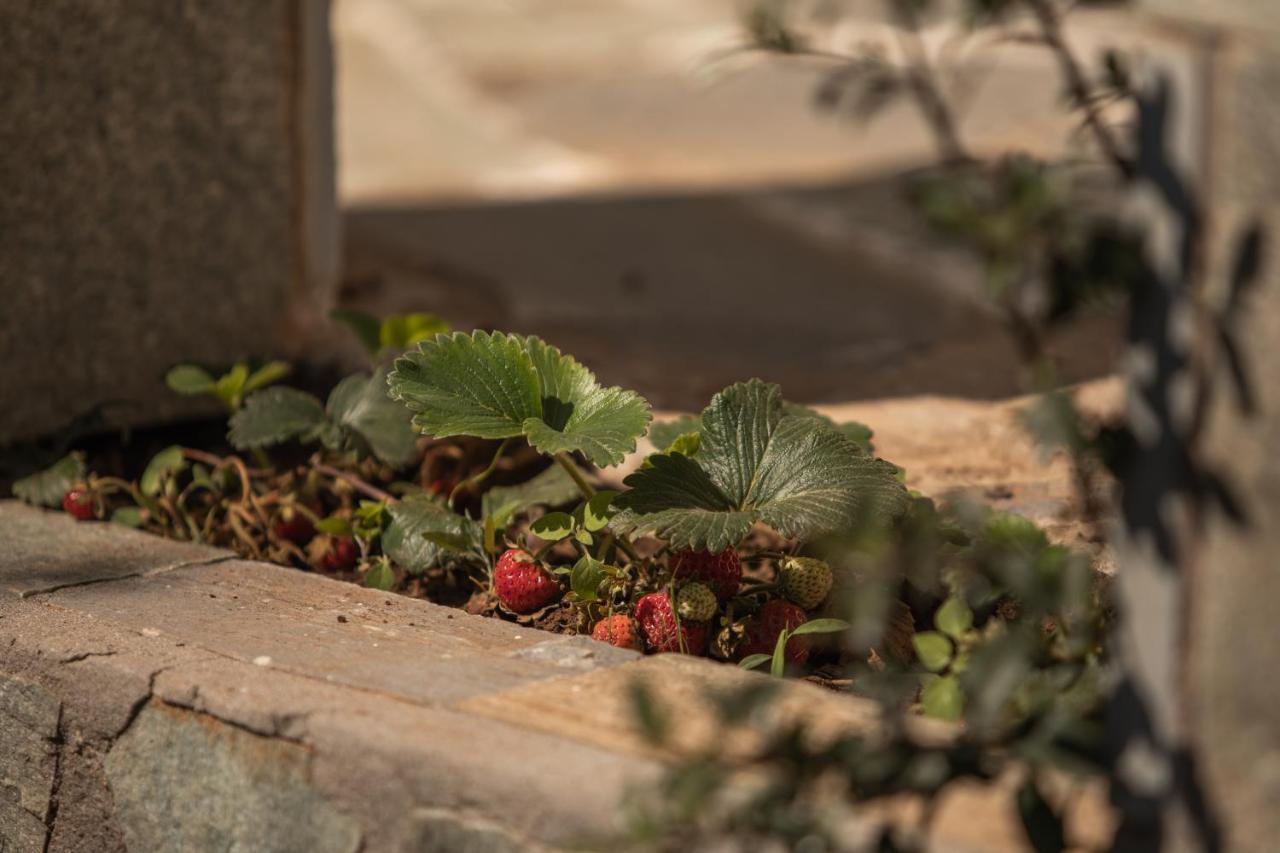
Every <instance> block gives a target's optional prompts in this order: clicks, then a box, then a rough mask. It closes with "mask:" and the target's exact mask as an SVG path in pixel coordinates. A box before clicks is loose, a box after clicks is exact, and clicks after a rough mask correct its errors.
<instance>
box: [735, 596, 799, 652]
mask: <svg viewBox="0 0 1280 853" xmlns="http://www.w3.org/2000/svg"><path fill="white" fill-rule="evenodd" d="M807 621H808V617H807V616H805V613H804V611H803V610H801V609H800V608H799V607H797V606H796V605H794V604H792V603H791V602H790V601H783V600H782V599H780V598H775V599H774V600H772V601H770V602H768V603H767V604H765V606H764V607H761V608H760V612H759V613H758V614H756V615H755V616H753V617H751V619H749V620H747V625H746V632H747V634H746V641H745V642H744V643H743V644H742V646H741V647H740V648H739V649H738V655H739V656H740V657H746V656H747V655H772V654H773V649H774V646H776V645H777V644H778V635H779V634H781V633H782V632H783V631H784V630H785V631H793V630H795V629H796V628H798V627H800V626H801V625H803V624H804V623H805V622H807ZM808 659H809V638H808V637H805V636H802V637H792V638H791V639H790V640H787V662H788V663H804V662H805V661H806V660H808Z"/></svg>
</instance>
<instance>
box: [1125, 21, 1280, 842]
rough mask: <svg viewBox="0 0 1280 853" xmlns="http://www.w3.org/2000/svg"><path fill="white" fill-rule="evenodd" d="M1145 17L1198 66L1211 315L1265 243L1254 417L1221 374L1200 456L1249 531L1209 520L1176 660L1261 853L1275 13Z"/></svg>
mask: <svg viewBox="0 0 1280 853" xmlns="http://www.w3.org/2000/svg"><path fill="white" fill-rule="evenodd" d="M1143 7H1144V8H1145V10H1146V11H1147V12H1148V13H1149V16H1150V18H1151V19H1152V21H1153V22H1154V23H1155V24H1156V25H1157V26H1158V27H1160V28H1163V29H1164V30H1165V31H1166V32H1167V33H1168V34H1169V35H1171V36H1172V37H1173V38H1175V39H1178V40H1181V41H1182V42H1183V43H1185V44H1186V45H1188V46H1189V47H1190V48H1191V49H1192V50H1193V52H1194V53H1195V55H1196V56H1197V57H1198V61H1197V63H1196V67H1195V74H1196V76H1197V77H1198V78H1199V86H1198V87H1197V88H1198V91H1197V92H1196V93H1195V95H1194V97H1195V101H1196V102H1195V103H1194V104H1193V105H1192V109H1194V110H1195V112H1196V113H1197V114H1198V115H1199V116H1200V119H1199V120H1198V121H1197V122H1196V124H1195V126H1196V129H1197V131H1198V133H1199V134H1200V139H1199V140H1197V144H1196V145H1195V147H1196V148H1198V149H1199V157H1198V160H1199V162H1198V163H1197V164H1196V165H1195V170H1196V174H1194V175H1193V177H1194V182H1195V185H1196V187H1197V188H1198V190H1199V193H1200V201H1201V203H1202V204H1203V205H1204V208H1205V213H1206V216H1207V219H1206V222H1207V230H1206V232H1205V233H1206V237H1207V240H1208V246H1207V249H1208V252H1207V254H1208V259H1209V260H1208V269H1207V270H1206V273H1207V274H1206V275H1205V277H1204V283H1203V286H1204V293H1205V297H1206V299H1207V301H1208V302H1209V304H1211V305H1218V304H1221V303H1222V302H1223V301H1225V298H1226V295H1227V291H1228V288H1229V286H1230V284H1229V282H1230V279H1231V271H1232V269H1233V266H1234V264H1235V262H1236V257H1237V254H1238V247H1239V245H1240V239H1241V237H1242V235H1243V234H1244V233H1245V232H1246V230H1247V229H1248V228H1250V227H1252V226H1255V225H1256V226H1258V227H1260V228H1261V229H1262V232H1263V233H1264V235H1265V240H1264V243H1263V247H1264V249H1263V252H1262V264H1261V271H1260V274H1259V277H1258V279H1257V283H1256V285H1255V287H1254V289H1253V290H1252V292H1251V294H1250V296H1249V297H1248V300H1247V303H1246V305H1245V308H1244V310H1242V311H1241V312H1240V317H1239V322H1238V324H1237V332H1238V338H1239V341H1240V342H1241V344H1242V349H1243V353H1244V361H1245V362H1246V364H1247V365H1248V367H1249V373H1250V375H1251V377H1252V384H1253V390H1254V392H1255V394H1256V397H1257V412H1256V414H1255V415H1254V416H1253V417H1252V418H1244V417H1242V416H1241V414H1240V413H1239V410H1238V409H1237V407H1236V400H1235V396H1234V394H1233V392H1232V390H1231V388H1230V385H1229V382H1228V378H1227V376H1226V375H1225V374H1223V375H1220V376H1218V377H1217V383H1216V399H1215V404H1214V407H1213V409H1212V411H1211V414H1210V421H1209V425H1208V429H1207V432H1206V439H1205V446H1204V448H1203V449H1204V451H1205V455H1206V457H1207V461H1208V463H1209V467H1210V469H1211V470H1214V471H1216V472H1217V473H1219V474H1221V475H1224V476H1225V478H1226V480H1227V482H1228V483H1230V484H1231V485H1232V486H1233V487H1234V489H1235V491H1236V494H1237V497H1238V498H1239V499H1240V501H1241V503H1242V504H1243V506H1244V508H1245V510H1246V511H1247V512H1248V514H1249V515H1250V516H1251V518H1252V524H1251V526H1250V527H1249V528H1248V529H1241V528H1239V527H1237V526H1234V525H1232V524H1231V523H1229V522H1228V521H1227V520H1226V519H1225V518H1224V517H1223V516H1222V515H1221V514H1220V513H1213V514H1211V515H1210V516H1209V518H1208V519H1207V521H1208V530H1207V535H1206V536H1205V537H1204V539H1203V541H1201V542H1200V543H1198V547H1197V553H1196V555H1195V558H1194V560H1193V563H1192V565H1191V566H1190V573H1189V576H1188V580H1187V583H1188V589H1187V593H1186V599H1185V601H1186V607H1187V611H1185V614H1189V622H1188V624H1187V625H1186V634H1185V636H1184V638H1183V645H1182V646H1181V648H1180V649H1179V652H1180V653H1181V652H1182V651H1183V650H1185V654H1186V663H1187V665H1188V667H1187V670H1186V671H1185V672H1184V673H1183V675H1182V679H1183V680H1182V682H1181V683H1182V686H1183V696H1182V707H1181V718H1182V724H1183V725H1184V726H1185V728H1186V731H1187V733H1188V737H1189V740H1190V746H1191V747H1192V750H1193V752H1194V754H1195V755H1196V758H1197V763H1198V770H1199V773H1198V775H1199V776H1200V779H1199V782H1200V784H1201V786H1202V790H1203V791H1204V793H1205V794H1206V795H1207V799H1208V805H1209V807H1210V808H1211V809H1212V810H1213V811H1214V813H1215V814H1216V817H1217V822H1218V824H1219V825H1220V826H1221V827H1222V829H1223V832H1224V838H1225V842H1226V846H1227V847H1228V848H1229V849H1233V850H1266V849H1271V848H1273V847H1274V846H1275V839H1276V837H1277V836H1280V810H1277V808H1276V803H1277V802H1280V726H1277V725H1276V721H1277V719H1280V680H1277V679H1276V678H1275V677H1274V675H1273V673H1274V669H1275V667H1276V664H1277V661H1280V628H1278V627H1277V621H1276V616H1275V603H1276V602H1277V601H1280V563H1277V559H1276V554H1277V553H1280V527H1278V526H1277V525H1276V519H1277V518H1280V455H1277V449H1280V263H1277V261H1276V259H1277V257H1280V255H1278V254H1277V253H1278V252H1280V243H1278V241H1280V101H1277V93H1278V92H1280V4H1278V3H1276V2H1274V0H1145V2H1144V3H1143ZM1123 571H1124V566H1123V565H1122V567H1121V572H1122V573H1123ZM1147 604H1148V605H1150V604H1151V602H1147ZM1185 614H1180V616H1181V615H1185ZM1173 841H1174V842H1175V843H1177V842H1183V841H1186V839H1173Z"/></svg>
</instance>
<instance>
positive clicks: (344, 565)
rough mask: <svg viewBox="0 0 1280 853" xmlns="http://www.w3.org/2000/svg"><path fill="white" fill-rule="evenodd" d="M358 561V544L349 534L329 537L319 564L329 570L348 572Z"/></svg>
mask: <svg viewBox="0 0 1280 853" xmlns="http://www.w3.org/2000/svg"><path fill="white" fill-rule="evenodd" d="M359 561H360V546H359V545H357V544H356V540H354V539H352V538H351V537H350V536H334V537H331V539H330V542H329V547H328V548H327V549H326V550H325V552H324V556H323V557H322V558H320V565H321V566H322V567H323V568H324V569H325V570H326V571H330V572H349V571H351V570H352V569H354V568H355V567H356V563H358V562H359Z"/></svg>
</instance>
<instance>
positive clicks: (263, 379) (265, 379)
mask: <svg viewBox="0 0 1280 853" xmlns="http://www.w3.org/2000/svg"><path fill="white" fill-rule="evenodd" d="M290 370H292V368H291V367H290V366H289V363H288V362H287V361H269V362H267V363H266V364H264V365H262V367H259V368H258V369H257V370H255V371H254V372H253V373H251V374H249V378H248V379H246V380H245V382H244V388H243V390H242V392H241V393H243V394H252V393H253V392H254V391H261V390H262V389H263V388H266V387H267V386H268V385H271V384H273V383H275V382H279V381H280V380H281V379H284V378H285V377H286V376H288V375H289V371H290Z"/></svg>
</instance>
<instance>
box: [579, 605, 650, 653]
mask: <svg viewBox="0 0 1280 853" xmlns="http://www.w3.org/2000/svg"><path fill="white" fill-rule="evenodd" d="M591 638H592V639H594V640H599V641H600V642H602V643H608V644H609V645H611V646H617V647H618V648H620V649H636V650H639V648H640V634H639V633H638V632H637V631H636V620H634V619H632V618H631V617H630V616H627V615H626V614H625V613H615V614H614V615H612V616H606V617H605V618H603V619H601V620H600V621H599V622H597V623H596V626H595V627H594V628H592V629H591Z"/></svg>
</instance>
